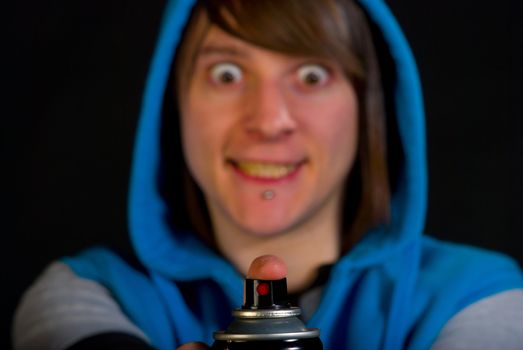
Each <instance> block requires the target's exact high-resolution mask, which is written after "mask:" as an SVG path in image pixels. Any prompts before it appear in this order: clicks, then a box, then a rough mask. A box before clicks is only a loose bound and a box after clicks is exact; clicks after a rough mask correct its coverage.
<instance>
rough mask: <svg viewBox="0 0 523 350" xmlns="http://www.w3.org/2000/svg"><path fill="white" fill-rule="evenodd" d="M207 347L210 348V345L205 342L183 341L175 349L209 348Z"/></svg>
mask: <svg viewBox="0 0 523 350" xmlns="http://www.w3.org/2000/svg"><path fill="white" fill-rule="evenodd" d="M209 349H210V347H208V346H207V344H205V343H200V342H193V343H185V344H183V345H182V346H180V347H179V348H178V349H176V350H209Z"/></svg>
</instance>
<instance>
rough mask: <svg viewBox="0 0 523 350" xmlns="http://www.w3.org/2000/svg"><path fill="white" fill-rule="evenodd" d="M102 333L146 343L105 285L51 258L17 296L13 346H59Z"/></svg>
mask: <svg viewBox="0 0 523 350" xmlns="http://www.w3.org/2000/svg"><path fill="white" fill-rule="evenodd" d="M107 333H113V334H125V335H129V336H132V337H134V338H136V339H138V340H140V341H141V342H143V343H145V344H148V343H149V340H148V339H147V336H146V335H145V334H144V333H143V332H142V331H141V330H140V329H139V328H138V327H136V325H134V324H133V323H132V322H131V321H130V320H129V318H128V317H127V316H126V315H125V314H124V313H123V311H122V310H121V308H120V306H119V305H118V304H117V303H116V301H115V300H114V299H113V298H112V297H111V294H110V292H109V291H108V290H107V289H106V288H105V287H103V286H102V285H100V284H99V283H96V282H94V281H91V280H88V279H84V278H80V277H78V276H77V275H76V274H75V273H74V272H73V271H72V270H71V269H70V268H69V267H68V266H67V265H66V264H64V263H61V262H54V263H52V264H51V265H50V266H49V267H48V268H47V269H46V270H45V271H44V272H43V273H42V275H41V276H40V277H39V278H38V279H37V280H36V281H35V283H34V284H33V285H32V286H31V287H30V288H29V289H28V290H27V291H26V293H25V294H24V295H23V296H22V299H21V301H20V304H19V305H18V308H17V310H16V312H15V316H14V323H13V346H14V349H16V350H29V349H41V350H47V349H49V350H51V349H52V350H63V349H67V348H69V347H70V346H72V345H73V344H77V343H78V342H80V341H82V340H83V339H87V338H92V337H94V336H96V335H101V334H107Z"/></svg>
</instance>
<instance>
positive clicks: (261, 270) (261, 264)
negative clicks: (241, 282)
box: [247, 255, 287, 280]
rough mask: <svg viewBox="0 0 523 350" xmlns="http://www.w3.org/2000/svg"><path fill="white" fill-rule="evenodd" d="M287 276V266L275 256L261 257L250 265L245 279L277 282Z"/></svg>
mask: <svg viewBox="0 0 523 350" xmlns="http://www.w3.org/2000/svg"><path fill="white" fill-rule="evenodd" d="M286 276H287V265H285V262H284V261H283V260H282V259H280V258H278V257H277V256H275V255H262V256H259V257H257V258H256V259H254V260H253V262H252V263H251V266H250V267H249V271H247V278H251V279H259V280H279V279H282V278H285V277H286Z"/></svg>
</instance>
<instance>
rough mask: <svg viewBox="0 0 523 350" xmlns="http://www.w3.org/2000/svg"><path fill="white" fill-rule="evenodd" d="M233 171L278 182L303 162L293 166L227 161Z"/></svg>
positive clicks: (292, 172)
mask: <svg viewBox="0 0 523 350" xmlns="http://www.w3.org/2000/svg"><path fill="white" fill-rule="evenodd" d="M228 163H230V164H231V165H232V166H233V167H234V168H235V170H237V171H238V172H240V173H241V174H243V175H245V176H248V177H252V178H257V179H262V180H279V179H283V178H287V177H289V176H291V175H292V174H294V173H296V171H297V170H298V168H299V167H300V165H302V164H303V162H299V163H294V164H282V163H270V162H255V161H233V160H229V161H228Z"/></svg>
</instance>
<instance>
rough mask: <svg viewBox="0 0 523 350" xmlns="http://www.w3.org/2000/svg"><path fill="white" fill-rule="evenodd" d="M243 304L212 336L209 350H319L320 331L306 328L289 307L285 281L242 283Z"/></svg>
mask: <svg viewBox="0 0 523 350" xmlns="http://www.w3.org/2000/svg"><path fill="white" fill-rule="evenodd" d="M244 293H245V294H244V303H243V305H242V307H241V308H239V309H236V310H234V311H233V313H232V314H233V316H234V321H233V322H232V323H231V324H230V325H229V327H228V328H227V329H226V330H224V331H218V332H215V333H214V343H213V345H212V348H211V349H213V350H262V349H263V350H323V344H322V342H321V340H320V331H319V329H317V328H306V327H305V325H304V324H303V322H302V321H301V320H300V319H299V318H298V316H299V315H300V314H301V309H300V308H299V307H293V306H290V304H289V302H288V299H287V280H286V279H285V278H283V279H280V280H275V281H269V280H258V279H246V280H245V290H244Z"/></svg>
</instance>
